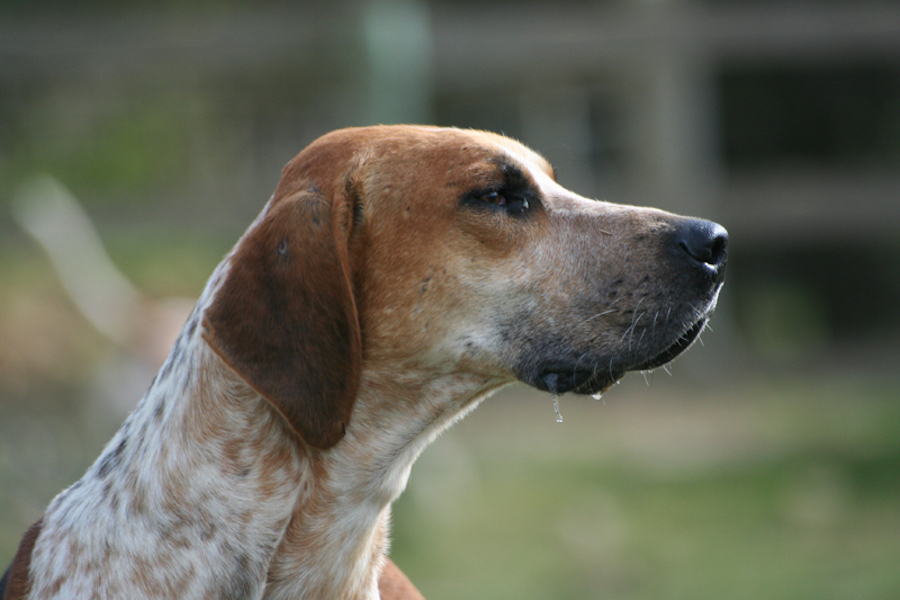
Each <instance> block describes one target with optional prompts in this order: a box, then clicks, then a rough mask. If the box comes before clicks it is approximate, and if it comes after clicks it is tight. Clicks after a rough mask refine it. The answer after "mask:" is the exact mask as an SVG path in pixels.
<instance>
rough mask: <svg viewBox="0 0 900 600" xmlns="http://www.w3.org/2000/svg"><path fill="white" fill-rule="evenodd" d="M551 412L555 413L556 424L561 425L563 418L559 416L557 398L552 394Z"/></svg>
mask: <svg viewBox="0 0 900 600" xmlns="http://www.w3.org/2000/svg"><path fill="white" fill-rule="evenodd" d="M553 411H554V412H555V413H556V422H557V423H562V422H563V418H562V415H561V414H559V396H557V395H556V394H553Z"/></svg>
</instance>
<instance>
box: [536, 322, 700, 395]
mask: <svg viewBox="0 0 900 600" xmlns="http://www.w3.org/2000/svg"><path fill="white" fill-rule="evenodd" d="M706 321H707V317H702V318H700V319H699V320H697V321H696V322H695V323H694V324H693V325H691V327H689V328H688V330H687V331H685V332H684V333H682V334H681V335H680V336H678V339H676V340H675V342H674V343H673V344H672V345H671V346H669V347H668V348H666V349H665V350H663V351H662V352H660V353H659V354H657V355H655V356H654V357H652V358H650V359H649V360H646V361H644V362H641V363H638V364H636V365H633V366H631V365H629V366H625V367H623V366H621V365H617V364H615V361H600V364H608V365H610V366H609V367H608V368H606V369H579V368H573V367H572V365H571V364H570V363H563V362H560V363H557V362H550V363H547V364H544V365H542V367H541V368H540V370H539V371H537V373H535V375H534V376H533V377H530V378H528V379H529V381H528V382H529V383H530V384H531V385H533V386H534V387H536V388H538V389H539V390H543V391H545V392H550V393H551V394H565V393H566V392H574V393H576V394H597V393H602V392H605V391H606V390H607V389H609V387H610V386H612V385H613V384H615V383H616V382H617V381H619V380H620V379H621V378H622V377H624V376H625V373H626V372H628V371H646V370H649V369H655V368H656V367H661V366H662V365H664V364H666V363H668V362H669V361H671V360H673V359H674V358H675V357H677V356H678V355H680V354H681V353H682V352H684V351H685V350H687V349H688V348H689V347H690V346H691V344H693V343H694V341H696V339H697V337H698V336H699V335H700V332H701V331H703V328H704V327H705V326H706Z"/></svg>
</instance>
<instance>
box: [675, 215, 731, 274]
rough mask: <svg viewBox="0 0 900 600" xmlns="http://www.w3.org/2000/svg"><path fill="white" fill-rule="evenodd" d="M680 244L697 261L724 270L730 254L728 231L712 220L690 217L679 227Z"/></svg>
mask: <svg viewBox="0 0 900 600" xmlns="http://www.w3.org/2000/svg"><path fill="white" fill-rule="evenodd" d="M678 245H679V246H680V247H681V249H682V250H684V251H685V252H686V253H687V254H688V255H689V256H690V257H691V258H693V259H694V260H696V261H697V262H699V263H704V264H707V265H709V266H711V267H713V268H714V269H716V270H717V271H722V270H723V268H724V266H725V259H726V257H727V255H728V232H727V231H725V228H724V227H722V226H721V225H719V224H718V223H713V222H712V221H704V220H702V219H688V220H686V221H683V222H682V223H681V224H680V226H679V227H678Z"/></svg>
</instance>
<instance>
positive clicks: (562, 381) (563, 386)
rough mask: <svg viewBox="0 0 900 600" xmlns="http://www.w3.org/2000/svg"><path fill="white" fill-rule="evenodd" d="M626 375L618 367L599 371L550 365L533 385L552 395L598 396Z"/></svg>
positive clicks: (545, 367) (544, 368)
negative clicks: (567, 393)
mask: <svg viewBox="0 0 900 600" xmlns="http://www.w3.org/2000/svg"><path fill="white" fill-rule="evenodd" d="M624 375H625V370H624V369H620V368H618V367H614V368H613V369H608V370H607V369H604V370H600V371H597V370H593V369H577V368H572V366H571V365H566V364H555V363H550V364H547V365H544V366H543V368H541V370H540V371H539V372H538V373H537V376H536V377H535V378H534V381H533V382H532V385H533V386H534V387H536V388H538V389H539V390H543V391H545V392H550V393H552V394H565V393H566V392H575V393H576V394H596V393H597V392H602V391H604V390H606V389H608V388H609V386H611V385H613V384H614V383H615V382H616V381H618V380H619V379H621V378H622V377H623V376H624Z"/></svg>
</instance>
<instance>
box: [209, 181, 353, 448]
mask: <svg viewBox="0 0 900 600" xmlns="http://www.w3.org/2000/svg"><path fill="white" fill-rule="evenodd" d="M345 209H346V207H341V210H343V211H344V212H346V210H345ZM347 210H348V209H347ZM342 214H343V213H342ZM338 221H342V219H341V218H336V216H335V206H334V205H333V204H332V202H331V201H330V200H327V199H326V198H325V197H324V196H323V195H322V193H321V192H319V191H318V190H315V189H312V190H306V191H301V192H298V193H297V194H295V195H294V196H292V197H290V198H282V199H280V200H278V201H277V202H276V203H275V204H274V205H273V206H272V208H270V209H269V211H268V213H267V214H266V215H265V216H264V217H263V219H262V220H261V221H260V222H258V223H257V224H256V225H255V226H254V227H253V228H252V229H251V230H250V231H248V232H247V234H246V235H245V236H244V238H243V239H242V240H241V242H240V243H239V244H238V247H237V248H236V249H235V252H234V255H233V256H232V258H231V267H230V270H229V271H228V274H227V275H226V279H225V281H224V282H223V284H222V287H221V288H220V289H219V291H218V292H217V294H216V297H215V299H214V301H213V303H212V304H211V306H210V307H209V308H208V309H207V311H206V318H205V323H204V325H205V338H206V340H207V342H208V343H209V344H210V346H211V347H212V348H213V350H215V352H216V353H217V354H218V355H219V356H221V357H222V358H223V359H224V360H225V362H227V363H228V364H229V365H230V366H231V367H232V368H233V369H234V370H235V371H236V372H237V373H238V375H240V376H241V377H242V378H243V379H244V380H245V381H246V382H247V383H248V384H249V385H250V387H252V388H253V389H254V390H256V391H257V392H259V393H260V394H262V396H263V397H265V398H266V399H267V400H268V401H269V402H270V403H271V404H272V405H273V406H274V407H275V408H276V409H277V410H278V411H279V412H280V413H281V414H282V415H284V417H285V419H287V421H288V423H290V425H291V426H292V427H293V428H294V430H295V431H296V432H297V433H298V434H299V435H300V436H301V437H302V438H303V439H304V440H305V441H306V443H308V444H309V445H311V446H313V447H315V448H320V449H326V448H330V447H331V446H333V445H335V444H336V443H338V441H340V439H341V438H342V437H343V435H344V431H345V427H346V426H347V423H348V422H349V420H350V412H351V410H352V408H353V401H354V398H355V397H356V392H357V388H358V386H359V370H360V362H361V342H360V330H359V321H358V317H357V311H356V302H355V300H354V298H353V292H352V286H351V283H350V268H349V264H348V257H347V241H346V232H345V231H344V227H343V226H341V225H340V224H339V223H338Z"/></svg>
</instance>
